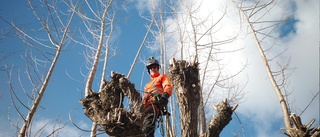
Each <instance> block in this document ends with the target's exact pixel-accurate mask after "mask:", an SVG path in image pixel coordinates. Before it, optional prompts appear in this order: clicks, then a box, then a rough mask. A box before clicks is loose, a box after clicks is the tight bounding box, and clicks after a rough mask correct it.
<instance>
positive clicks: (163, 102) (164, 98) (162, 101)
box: [159, 92, 170, 106]
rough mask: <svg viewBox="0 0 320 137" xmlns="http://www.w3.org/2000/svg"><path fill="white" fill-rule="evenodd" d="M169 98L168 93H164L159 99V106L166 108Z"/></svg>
mask: <svg viewBox="0 0 320 137" xmlns="http://www.w3.org/2000/svg"><path fill="white" fill-rule="evenodd" d="M169 97H170V95H169V94H168V93H166V92H164V93H163V94H162V96H161V97H160V99H159V105H161V106H167V104H168V98H169Z"/></svg>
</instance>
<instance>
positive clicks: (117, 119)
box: [79, 73, 142, 137]
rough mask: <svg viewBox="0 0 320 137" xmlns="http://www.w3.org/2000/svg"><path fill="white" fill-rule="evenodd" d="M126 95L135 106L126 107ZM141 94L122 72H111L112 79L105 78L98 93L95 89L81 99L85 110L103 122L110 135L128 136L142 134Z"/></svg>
mask: <svg viewBox="0 0 320 137" xmlns="http://www.w3.org/2000/svg"><path fill="white" fill-rule="evenodd" d="M125 96H126V97H127V98H128V99H129V100H130V101H131V102H132V104H136V105H133V108H131V109H130V110H127V109H126V108H124V107H123V100H124V97H125ZM141 100H142V99H141V97H140V94H139V92H137V91H136V90H135V89H134V84H132V83H131V82H130V81H129V80H128V79H126V78H125V77H124V75H122V74H118V73H112V76H111V81H110V82H107V81H104V84H103V88H102V89H101V91H100V92H99V93H93V94H91V95H89V96H87V97H86V98H85V99H82V100H80V101H79V102H80V104H82V105H83V106H84V109H85V110H84V113H85V114H86V115H87V116H88V117H89V118H90V119H91V120H92V121H93V122H96V123H97V124H98V125H100V126H101V127H102V128H103V130H104V131H105V132H106V133H107V134H108V135H110V136H119V137H125V136H129V135H138V136H139V135H141V136H142V131H141V128H140V125H141V124H140V123H141V122H140V120H141V113H140V107H141V105H140V104H141Z"/></svg>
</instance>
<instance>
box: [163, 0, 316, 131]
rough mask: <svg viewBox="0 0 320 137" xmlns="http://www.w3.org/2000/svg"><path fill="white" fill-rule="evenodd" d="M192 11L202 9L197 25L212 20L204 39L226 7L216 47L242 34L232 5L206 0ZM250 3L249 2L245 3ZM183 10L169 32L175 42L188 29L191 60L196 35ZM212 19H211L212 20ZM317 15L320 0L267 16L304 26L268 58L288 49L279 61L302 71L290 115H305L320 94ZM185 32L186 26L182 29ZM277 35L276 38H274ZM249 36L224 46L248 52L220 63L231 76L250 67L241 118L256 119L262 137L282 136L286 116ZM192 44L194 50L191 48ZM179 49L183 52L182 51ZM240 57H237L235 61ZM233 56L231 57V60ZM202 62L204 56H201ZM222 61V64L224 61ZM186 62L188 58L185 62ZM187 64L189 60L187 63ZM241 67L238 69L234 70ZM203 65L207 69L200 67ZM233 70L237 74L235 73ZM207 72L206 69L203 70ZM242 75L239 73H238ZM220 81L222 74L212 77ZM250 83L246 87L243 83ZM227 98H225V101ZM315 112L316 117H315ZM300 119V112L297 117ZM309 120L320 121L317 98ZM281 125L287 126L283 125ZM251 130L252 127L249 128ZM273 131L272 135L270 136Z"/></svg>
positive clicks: (295, 78) (293, 82)
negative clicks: (291, 18)
mask: <svg viewBox="0 0 320 137" xmlns="http://www.w3.org/2000/svg"><path fill="white" fill-rule="evenodd" d="M192 2H193V3H192V5H193V6H194V7H197V6H196V5H198V4H200V3H201V4H202V5H201V7H197V8H198V13H196V14H195V15H193V17H194V18H196V19H195V20H194V21H195V22H194V23H200V22H202V21H204V18H205V17H209V18H208V19H209V20H206V22H202V23H203V24H202V25H201V27H200V28H197V29H199V30H201V31H199V32H198V33H204V32H205V28H206V27H208V26H210V25H212V23H213V22H215V21H217V19H218V18H219V17H220V15H221V13H222V12H221V11H223V10H224V8H225V7H227V10H226V11H227V14H226V15H227V16H225V18H224V19H223V20H222V21H221V22H220V23H221V24H218V25H217V27H215V28H214V29H213V31H214V32H215V33H214V36H215V37H214V39H215V40H216V41H218V40H222V39H225V38H230V36H234V34H237V33H238V32H239V28H237V26H235V24H237V23H239V22H240V21H239V20H237V19H238V18H239V15H238V14H237V13H236V12H234V11H233V10H232V8H234V7H233V5H232V4H231V3H228V2H225V1H212V0H201V1H192ZM246 2H249V1H246ZM181 5H182V7H179V8H178V9H179V10H178V13H179V14H177V15H178V16H177V18H175V19H174V18H170V19H168V20H167V25H168V24H170V28H169V29H168V30H167V32H170V34H171V35H170V36H169V37H170V42H174V40H173V39H174V38H179V35H177V34H178V31H177V30H176V28H175V27H178V26H179V25H180V27H181V25H186V26H187V28H186V29H185V30H182V31H180V32H183V34H184V35H183V37H184V38H185V39H184V40H183V42H184V44H185V45H186V46H185V50H186V51H185V53H186V55H185V56H187V57H190V56H191V57H192V55H194V53H195V51H194V50H193V47H192V42H194V41H192V40H190V39H188V38H190V35H188V34H190V33H192V28H191V27H190V23H191V22H190V20H188V19H187V17H188V12H187V11H186V9H187V8H186V7H184V6H185V5H186V4H181ZM208 13H210V14H208ZM315 13H317V14H318V13H319V1H318V0H308V1H299V0H296V1H290V0H286V1H277V5H276V6H275V7H274V8H273V9H272V10H271V11H269V12H268V14H267V15H266V18H265V19H268V20H276V19H281V16H282V15H283V16H284V17H285V16H288V15H292V14H293V15H294V17H295V19H297V20H299V21H298V23H297V24H296V26H295V28H296V34H293V33H291V34H289V35H288V36H287V37H285V38H284V39H282V40H279V44H280V45H281V46H278V47H276V48H274V49H273V50H272V51H271V52H268V56H269V57H270V56H272V55H277V54H278V53H280V52H281V51H283V50H284V49H285V48H289V50H288V52H286V53H285V54H284V55H283V56H281V57H280V58H278V61H280V62H282V61H283V60H286V59H288V58H289V56H291V64H290V65H291V67H297V69H296V70H295V71H294V73H293V74H292V76H291V77H290V86H289V88H288V90H289V91H292V92H293V93H292V94H291V95H290V97H289V102H288V103H290V106H291V108H292V109H291V110H292V111H293V110H297V109H295V108H298V109H300V111H301V109H303V108H304V107H305V106H306V105H307V104H308V103H309V100H311V98H312V97H313V95H314V94H315V93H317V92H318V91H319V72H318V70H319V18H318V16H311V15H314V14H315ZM177 20H178V22H179V23H181V24H179V25H178V24H177V22H175V23H172V22H173V21H177ZM183 27H185V26H183ZM241 29H242V30H245V29H246V26H245V24H243V25H242V28H241ZM172 32H177V33H176V35H172ZM274 34H275V35H277V34H276V32H275V33H274ZM245 35H246V36H243V35H239V37H238V38H239V39H237V40H236V41H233V42H232V43H229V44H225V45H224V46H229V47H231V46H233V47H234V45H240V47H241V45H242V46H244V47H245V49H244V50H243V51H240V52H237V53H232V54H224V55H223V56H220V57H221V59H224V60H225V61H224V62H223V63H225V64H227V69H229V70H226V72H227V74H230V73H231V74H234V72H237V69H238V68H241V63H239V61H241V62H242V63H244V62H245V61H246V60H248V66H247V68H246V69H245V70H244V72H243V73H242V74H241V75H240V76H239V77H237V78H235V79H236V80H238V82H244V81H247V80H249V81H248V83H247V85H246V87H245V89H244V90H245V92H246V94H245V96H244V100H246V101H245V102H244V103H241V104H240V106H239V107H238V110H237V111H238V112H239V113H241V114H242V115H244V116H247V117H249V118H252V124H253V125H254V127H255V130H256V133H257V136H259V137H263V136H273V135H279V131H280V129H279V130H277V131H274V124H277V125H279V120H281V121H283V119H282V117H283V116H282V110H281V107H280V103H279V99H278V97H277V96H276V93H275V92H274V89H273V88H272V85H271V83H270V80H269V79H268V76H267V73H266V70H265V68H264V64H263V61H262V59H261V56H260V54H259V51H258V49H257V47H256V45H255V42H254V41H253V36H251V33H249V34H247V33H246V34H245ZM208 38H209V37H206V38H204V39H203V42H204V43H205V42H207V41H206V40H208ZM188 42H189V43H191V44H188ZM265 42H270V43H272V42H273V40H272V39H266V40H265ZM179 44H180V43H179V41H178V42H175V43H172V45H169V47H171V48H172V47H174V46H175V47H177V46H179ZM219 48H220V49H222V50H223V49H230V48H224V47H223V46H221V47H219ZM179 49H180V48H179ZM170 51H171V52H170V54H173V53H174V54H176V55H175V56H176V57H180V54H179V53H177V51H176V50H175V51H172V50H170ZM199 52H201V53H200V55H206V54H205V53H206V52H208V51H199ZM235 54H236V55H235ZM228 55H232V56H228ZM200 57H201V56H200ZM205 57H206V56H203V57H201V58H200V60H199V62H200V63H201V62H203V61H204V60H205V59H206V58H205ZM222 57H223V58H222ZM184 59H185V58H184ZM187 59H188V58H187ZM236 63H238V64H237V65H234V64H236ZM201 65H202V64H201ZM210 65H212V66H211V67H217V66H215V65H216V64H210ZM232 68H237V69H236V70H234V69H232ZM200 69H201V70H203V68H200ZM238 70H239V69H238ZM211 74H212V75H213V76H211V77H215V76H216V75H217V73H214V72H212V73H211ZM244 83H245V82H244ZM218 92H219V91H215V92H214V95H213V97H212V98H214V101H215V102H218V101H219V100H221V98H223V97H221V98H217V95H225V94H222V93H218ZM225 96H226V95H225ZM314 110H316V111H314ZM296 112H297V113H299V111H296ZM310 118H317V120H319V98H316V99H315V101H314V102H313V104H311V106H310V108H309V109H308V111H306V112H305V114H304V115H302V119H303V123H307V122H309V121H308V120H310ZM281 123H282V122H281ZM246 124H249V123H246ZM270 131H271V132H272V133H270Z"/></svg>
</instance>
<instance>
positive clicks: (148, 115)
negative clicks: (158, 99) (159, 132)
mask: <svg viewBox="0 0 320 137" xmlns="http://www.w3.org/2000/svg"><path fill="white" fill-rule="evenodd" d="M158 116H159V109H158V107H157V105H154V104H149V105H147V106H146V107H145V111H144V118H143V127H142V130H143V132H144V134H145V135H146V136H147V137H154V132H155V130H156V122H157V119H158Z"/></svg>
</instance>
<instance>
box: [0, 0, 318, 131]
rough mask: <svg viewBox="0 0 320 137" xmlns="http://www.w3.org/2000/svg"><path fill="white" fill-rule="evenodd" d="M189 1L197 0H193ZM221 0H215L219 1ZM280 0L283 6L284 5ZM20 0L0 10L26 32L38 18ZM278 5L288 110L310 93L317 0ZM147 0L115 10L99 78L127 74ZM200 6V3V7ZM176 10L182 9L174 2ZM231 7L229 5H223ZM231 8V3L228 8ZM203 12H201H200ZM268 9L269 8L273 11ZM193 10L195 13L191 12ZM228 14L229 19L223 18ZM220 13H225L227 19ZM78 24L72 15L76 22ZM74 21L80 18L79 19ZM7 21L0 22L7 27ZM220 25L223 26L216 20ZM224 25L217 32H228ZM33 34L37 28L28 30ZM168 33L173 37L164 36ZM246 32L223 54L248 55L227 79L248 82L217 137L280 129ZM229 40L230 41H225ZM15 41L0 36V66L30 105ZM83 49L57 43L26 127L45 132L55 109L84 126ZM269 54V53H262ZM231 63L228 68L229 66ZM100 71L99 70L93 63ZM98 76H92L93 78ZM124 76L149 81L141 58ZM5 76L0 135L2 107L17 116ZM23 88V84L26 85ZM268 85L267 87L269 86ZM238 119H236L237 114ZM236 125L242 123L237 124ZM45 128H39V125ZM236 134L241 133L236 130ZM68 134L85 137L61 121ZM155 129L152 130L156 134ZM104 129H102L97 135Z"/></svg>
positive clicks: (0, 80) (306, 117)
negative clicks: (59, 47)
mask: <svg viewBox="0 0 320 137" xmlns="http://www.w3.org/2000/svg"><path fill="white" fill-rule="evenodd" d="M195 3H197V2H196V1H195ZM203 3H204V5H208V6H209V5H215V6H216V5H217V3H219V2H217V3H211V2H210V1H205V0H204V1H203ZM221 3H223V2H220V4H221ZM287 3H290V4H288V5H290V6H284V5H286V4H287ZM26 4H27V2H25V1H24V2H21V1H18V0H3V1H1V4H0V16H1V18H3V19H6V20H8V21H10V22H13V23H16V24H18V25H21V26H22V27H24V28H26V30H28V31H30V30H31V29H32V28H33V27H34V26H37V25H39V24H38V23H35V22H36V19H35V17H34V16H33V14H32V13H31V12H30V10H28V9H27V8H26V6H25V5H26ZM278 4H279V7H281V6H282V7H283V8H284V10H285V11H286V12H287V14H290V15H292V16H293V17H292V18H290V19H291V20H290V22H288V23H287V24H286V25H283V27H282V28H280V30H281V32H280V37H281V39H279V43H280V44H281V45H284V46H283V47H280V48H279V49H284V48H286V47H288V48H289V50H288V53H287V54H288V55H287V56H285V57H288V56H291V65H292V66H293V67H296V69H295V71H294V73H293V74H292V76H291V77H290V82H291V84H290V87H289V88H288V89H289V90H290V91H293V94H292V98H291V100H292V102H293V104H294V106H292V109H293V110H294V111H296V112H297V113H298V114H299V112H301V110H302V109H303V108H304V107H305V106H306V105H307V103H308V100H310V99H311V98H312V95H313V94H315V93H317V91H319V18H314V16H310V15H313V14H315V13H316V14H318V16H316V17H319V1H317V0H309V1H299V0H296V1H282V2H279V3H278ZM149 6H150V5H148V1H147V0H138V1H136V0H133V1H130V3H129V4H128V7H127V12H125V11H121V13H122V14H121V15H119V17H120V18H121V19H125V20H124V21H123V22H121V23H119V24H117V25H116V26H115V28H116V29H115V36H116V37H115V39H114V41H113V42H112V48H113V49H116V51H117V54H116V56H113V57H112V58H111V59H110V61H109V63H108V70H107V80H108V78H109V76H110V71H116V72H120V73H123V74H127V73H128V71H129V69H130V66H131V64H132V61H133V58H134V57H135V54H136V52H137V50H138V48H139V45H140V44H141V42H142V40H143V37H144V35H145V32H146V28H145V26H146V25H148V23H149V22H147V21H145V20H144V19H142V18H141V17H140V16H139V15H138V13H139V11H140V12H142V13H144V12H147V11H148V7H149ZM205 8H206V6H204V7H201V8H200V9H205ZM181 9H183V8H181ZM230 9H232V8H230ZM230 11H232V10H230ZM201 12H202V13H205V12H206V11H205V10H203V11H201ZM275 12H276V11H275ZM272 13H273V12H271V13H270V14H271V17H270V18H272V17H275V16H278V14H272ZM229 16H230V20H232V19H233V18H232V17H233V14H230V15H229ZM199 17H201V15H199ZM230 20H229V22H231V21H230ZM227 22H228V20H226V22H224V23H227ZM76 23H79V22H76ZM79 24H80V23H79ZM8 27H9V26H8V24H6V23H4V22H3V21H0V28H1V29H4V30H5V29H6V28H8ZM222 29H224V28H223V27H222ZM1 31H3V30H1ZM227 32H228V30H226V32H222V33H221V34H226V35H229V34H228V33H227ZM34 35H38V34H35V33H34ZM172 37H173V36H172ZM250 39H251V36H248V37H244V38H243V39H239V40H237V43H236V44H237V45H241V47H243V48H244V50H243V51H241V52H239V53H238V54H237V55H236V56H232V57H230V61H229V62H234V61H239V62H244V61H245V60H248V62H249V65H248V68H246V69H245V72H244V73H243V75H240V76H239V77H237V78H235V81H240V83H245V82H243V81H247V80H248V83H247V85H246V87H245V88H244V91H245V93H246V94H245V95H244V97H243V99H242V100H241V101H239V107H238V109H237V111H236V113H237V116H238V117H236V116H235V115H233V120H232V121H231V122H230V124H229V125H228V126H227V127H226V128H225V129H224V130H223V133H222V134H221V136H233V135H234V134H239V136H247V137H255V136H258V137H264V136H280V134H279V132H280V131H281V130H280V128H282V127H283V120H282V118H281V116H282V114H281V110H280V105H279V103H278V102H279V101H278V100H277V98H276V96H275V94H274V92H273V91H272V87H271V84H270V82H269V81H268V79H267V75H266V73H265V69H264V68H263V64H262V61H261V58H260V56H259V54H258V52H257V49H256V47H255V46H254V44H253V43H254V42H253V41H252V40H250ZM232 44H235V43H232ZM24 50H25V49H24V46H23V42H21V40H20V39H18V38H16V37H15V36H14V34H11V35H9V36H7V37H5V39H3V40H1V41H0V55H3V54H5V53H12V52H16V53H15V54H13V55H12V56H10V57H9V58H7V59H6V60H5V61H2V62H0V64H1V66H3V65H4V64H7V65H8V66H13V65H14V69H13V71H12V72H13V77H12V78H13V82H14V83H13V84H14V87H15V91H16V92H17V95H18V96H19V97H20V98H21V99H22V101H23V102H25V103H26V104H28V105H30V104H31V102H30V101H29V100H28V99H27V98H26V97H25V95H24V93H23V91H22V90H21V88H19V82H18V79H17V77H18V74H19V73H18V72H20V74H21V75H22V79H21V80H22V82H23V83H24V85H25V86H26V87H27V89H29V91H30V88H31V85H30V83H28V79H27V78H26V77H25V62H24V60H23V58H22V57H23V55H24ZM84 51H85V48H84V47H81V46H78V45H68V46H67V47H65V48H64V51H63V52H62V54H61V57H60V62H58V64H57V67H56V69H55V71H54V73H53V77H52V78H51V81H50V84H49V86H48V88H47V91H46V93H45V95H44V98H43V100H42V102H41V108H39V109H38V111H37V113H36V116H35V120H34V127H35V128H38V127H37V126H39V127H40V126H41V125H44V124H45V123H47V122H48V123H47V124H48V129H47V130H48V131H47V132H50V131H51V129H52V127H53V126H54V123H55V120H56V119H57V116H59V120H62V123H65V122H67V121H68V119H69V116H71V117H72V120H73V122H74V123H75V124H77V125H78V126H81V127H83V128H84V129H87V130H89V129H90V128H91V121H90V120H89V119H88V118H87V117H86V116H85V115H84V114H83V109H82V106H81V105H80V104H79V103H78V100H79V99H82V98H83V97H84V87H85V78H84V76H83V75H82V74H85V75H86V74H87V72H88V69H87V68H86V66H85V65H86V64H85V59H84V56H83V54H84ZM270 54H272V53H270ZM151 55H153V56H158V55H159V51H154V50H150V49H147V48H143V49H142V53H141V55H140V56H139V58H140V59H142V60H146V59H147V57H149V56H151ZM235 64H237V63H235ZM230 66H231V68H232V67H234V68H240V67H239V66H238V65H233V64H232V65H230ZM237 70H238V69H235V70H232V69H231V70H228V71H230V72H235V71H237ZM100 71H101V70H100ZM97 80H98V81H99V80H100V79H99V78H98V79H97ZM130 80H131V81H132V82H134V83H135V85H136V89H138V90H142V87H143V86H144V84H146V83H147V82H148V80H149V77H148V75H147V73H146V70H145V66H144V64H143V63H142V62H141V61H138V62H137V64H136V65H135V69H134V71H133V72H132V76H131V77H130ZM7 81H8V78H7V74H6V72H4V71H1V72H0V95H1V96H0V136H15V134H13V133H15V131H16V129H15V128H14V127H12V126H9V125H10V124H9V121H8V110H9V108H10V109H11V110H10V119H11V120H12V122H13V123H16V122H17V121H19V124H21V122H22V120H21V119H19V118H18V117H19V116H18V114H17V113H16V112H15V110H14V108H13V106H12V104H11V98H10V93H9V87H8V84H7ZM98 87H99V85H98V83H95V84H94V85H93V89H94V90H97V88H98ZM27 91H28V90H27ZM270 91H272V92H270ZM224 97H225V96H224V94H223V93H217V94H214V95H213V97H210V98H212V99H211V101H210V102H211V103H212V104H209V105H208V107H207V108H206V110H207V111H209V114H212V113H214V112H211V110H212V109H213V107H212V105H213V104H214V103H217V102H219V101H220V100H222V99H223V98H224ZM19 109H21V111H22V112H23V114H26V110H25V109H24V108H23V107H22V106H20V108H19ZM311 117H315V118H316V119H317V121H316V122H315V124H316V125H319V120H320V119H319V96H318V98H316V99H315V101H314V102H313V103H312V104H311V106H310V108H309V109H308V110H307V111H306V112H305V113H304V114H303V115H302V118H303V123H307V122H309V121H310V120H311ZM238 118H239V119H238ZM242 128H243V129H242ZM45 133H46V132H45ZM243 133H244V134H243ZM67 134H70V135H71V136H74V135H76V136H81V135H82V136H89V135H88V133H85V132H82V131H80V130H78V129H76V128H75V127H74V126H73V125H72V123H70V122H69V123H68V124H67V126H66V128H65V129H64V130H62V131H61V133H60V135H67ZM157 135H158V136H159V133H157ZM100 136H106V135H100Z"/></svg>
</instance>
